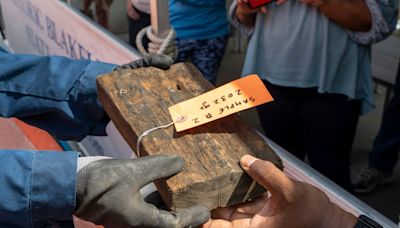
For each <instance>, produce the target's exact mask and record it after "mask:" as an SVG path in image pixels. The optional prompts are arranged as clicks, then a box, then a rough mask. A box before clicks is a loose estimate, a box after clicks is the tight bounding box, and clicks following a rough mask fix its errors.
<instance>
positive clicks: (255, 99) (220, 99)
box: [168, 74, 274, 132]
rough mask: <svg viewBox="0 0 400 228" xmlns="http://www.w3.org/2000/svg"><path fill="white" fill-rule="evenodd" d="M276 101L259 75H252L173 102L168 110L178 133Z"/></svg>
mask: <svg viewBox="0 0 400 228" xmlns="http://www.w3.org/2000/svg"><path fill="white" fill-rule="evenodd" d="M273 100H274V99H273V98H272V96H271V94H270V93H269V92H268V90H267V88H265V86H264V83H263V82H262V81H261V79H260V78H259V77H258V75H256V74H252V75H249V76H246V77H244V78H240V79H237V80H235V81H232V82H229V83H227V84H225V85H223V86H220V87H218V88H215V89H213V90H211V91H208V92H206V93H204V94H201V95H199V96H197V97H194V98H192V99H189V100H186V101H183V102H181V103H178V104H176V105H173V106H171V107H169V108H168V110H169V112H170V114H171V116H172V120H173V121H175V128H176V131H178V132H179V131H183V130H187V129H190V128H193V127H197V126H199V125H202V124H205V123H208V122H211V121H213V120H217V119H220V118H222V117H225V116H228V115H230V114H233V113H236V112H239V111H242V110H245V109H248V108H252V107H255V106H257V105H261V104H264V103H267V102H270V101H273Z"/></svg>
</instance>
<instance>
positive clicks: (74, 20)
mask: <svg viewBox="0 0 400 228" xmlns="http://www.w3.org/2000/svg"><path fill="white" fill-rule="evenodd" d="M1 6H2V7H1V9H2V14H3V19H4V24H5V30H6V31H5V32H6V36H7V39H8V40H9V41H10V46H11V47H12V49H13V50H14V51H15V52H17V53H29V54H42V55H63V56H68V57H71V58H86V59H92V60H100V61H104V62H110V63H116V64H122V63H127V62H130V61H132V60H135V59H138V58H139V56H140V55H139V54H138V53H137V52H136V51H135V50H134V49H133V48H130V46H129V45H126V44H124V43H122V42H119V41H118V40H117V38H116V37H115V36H113V35H112V34H111V33H110V32H108V31H105V30H104V29H102V28H101V27H100V26H98V25H95V24H94V23H92V22H91V21H89V20H88V19H87V18H86V17H83V16H82V14H81V13H80V12H78V11H77V10H73V9H72V8H70V7H68V6H67V5H66V4H65V3H64V2H61V1H57V0H46V1H39V0H19V1H10V0H1ZM115 6H117V4H116V5H115Z"/></svg>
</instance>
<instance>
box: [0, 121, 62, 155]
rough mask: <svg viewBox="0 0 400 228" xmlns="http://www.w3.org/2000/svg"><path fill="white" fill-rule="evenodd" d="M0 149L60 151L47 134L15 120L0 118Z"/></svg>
mask: <svg viewBox="0 0 400 228" xmlns="http://www.w3.org/2000/svg"><path fill="white" fill-rule="evenodd" d="M0 149H25V150H53V151H62V148H61V147H60V145H59V144H58V143H57V141H56V140H55V139H54V138H53V137H52V136H51V135H50V134H49V133H47V132H46V131H44V130H41V129H39V128H36V127H33V126H30V125H28V124H26V123H24V122H22V121H20V120H17V119H15V118H0Z"/></svg>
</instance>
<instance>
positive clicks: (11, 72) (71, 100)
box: [0, 48, 115, 140]
mask: <svg viewBox="0 0 400 228" xmlns="http://www.w3.org/2000/svg"><path fill="white" fill-rule="evenodd" d="M114 67H115V65H113V64H108V63H101V62H93V61H89V60H72V59H69V58H65V57H58V56H33V55H23V54H10V53H7V52H6V51H5V50H4V49H1V48H0V69H1V71H0V104H1V106H0V116H2V117H17V118H19V119H21V120H22V121H25V122H27V123H29V124H31V125H34V126H37V127H40V128H42V129H45V130H47V131H48V132H50V133H52V134H53V135H54V136H56V137H57V138H59V139H72V140H81V139H83V138H84V137H85V136H86V135H104V134H105V126H106V124H107V122H108V120H109V119H108V117H107V115H106V114H105V112H104V110H103V108H102V106H101V104H100V102H99V100H98V99H97V89H96V80H95V79H96V77H97V76H98V75H100V74H104V73H107V72H110V71H112V69H113V68H114Z"/></svg>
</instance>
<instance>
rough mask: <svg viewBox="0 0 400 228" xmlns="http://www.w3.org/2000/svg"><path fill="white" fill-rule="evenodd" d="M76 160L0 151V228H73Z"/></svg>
mask: <svg viewBox="0 0 400 228" xmlns="http://www.w3.org/2000/svg"><path fill="white" fill-rule="evenodd" d="M77 157H78V153H76V152H68V151H66V152H61V153H60V152H49V151H18V150H0V163H1V166H0V183H1V184H0V227H47V226H46V225H48V226H49V227H53V226H52V225H56V224H57V225H62V227H73V225H72V214H73V212H74V207H75V188H76V184H75V183H76V168H77V167H76V166H77ZM56 227H59V226H56Z"/></svg>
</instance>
